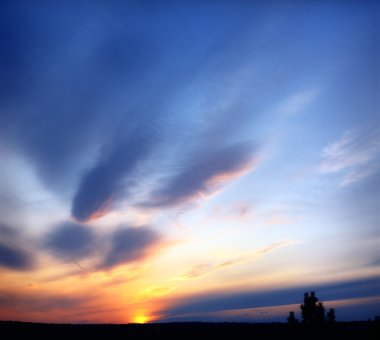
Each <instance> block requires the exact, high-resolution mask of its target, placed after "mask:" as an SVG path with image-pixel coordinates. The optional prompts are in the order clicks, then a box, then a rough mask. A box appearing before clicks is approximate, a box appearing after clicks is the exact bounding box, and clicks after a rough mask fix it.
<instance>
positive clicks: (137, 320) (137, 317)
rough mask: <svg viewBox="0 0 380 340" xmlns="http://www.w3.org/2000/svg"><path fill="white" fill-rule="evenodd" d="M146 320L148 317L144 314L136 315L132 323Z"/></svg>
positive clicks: (145, 321)
mask: <svg viewBox="0 0 380 340" xmlns="http://www.w3.org/2000/svg"><path fill="white" fill-rule="evenodd" d="M148 321H149V318H148V317H147V316H146V315H137V316H135V317H134V319H133V322H134V323H147V322H148Z"/></svg>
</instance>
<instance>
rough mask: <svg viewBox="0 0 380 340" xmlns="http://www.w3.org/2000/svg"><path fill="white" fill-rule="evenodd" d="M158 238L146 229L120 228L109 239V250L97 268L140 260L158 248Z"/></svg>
mask: <svg viewBox="0 0 380 340" xmlns="http://www.w3.org/2000/svg"><path fill="white" fill-rule="evenodd" d="M159 241H160V236H159V235H158V234H157V233H156V232H154V231H153V230H151V229H148V228H146V227H139V228H133V227H131V228H120V229H118V230H116V231H115V232H114V233H113V234H112V235H111V237H110V248H109V250H108V251H107V253H106V255H105V257H104V259H103V261H102V263H101V264H100V266H99V268H101V269H108V268H112V267H114V266H117V265H120V264H123V263H128V262H133V261H137V260H141V259H143V258H145V257H146V256H148V255H150V254H151V253H152V252H153V251H154V250H155V248H156V247H157V246H158V244H159Z"/></svg>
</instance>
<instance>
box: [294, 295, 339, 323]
mask: <svg viewBox="0 0 380 340" xmlns="http://www.w3.org/2000/svg"><path fill="white" fill-rule="evenodd" d="M300 308H301V314H302V321H303V322H304V323H307V324H320V323H324V322H325V321H326V316H325V311H326V309H325V307H324V306H323V303H322V302H318V298H317V297H316V296H315V292H310V295H309V293H305V294H304V299H303V304H302V305H301V306H300ZM330 318H331V320H335V311H334V309H333V308H331V309H330V311H329V313H328V314H327V319H328V320H329V321H330Z"/></svg>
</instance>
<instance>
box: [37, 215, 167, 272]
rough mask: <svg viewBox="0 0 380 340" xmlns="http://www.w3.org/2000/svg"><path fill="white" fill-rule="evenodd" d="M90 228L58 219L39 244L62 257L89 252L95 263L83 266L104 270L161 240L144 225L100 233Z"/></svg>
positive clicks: (141, 253)
mask: <svg viewBox="0 0 380 340" xmlns="http://www.w3.org/2000/svg"><path fill="white" fill-rule="evenodd" d="M91 228H92V227H91V226H83V225H81V224H78V223H73V222H65V223H61V224H59V225H57V226H55V229H54V230H53V231H51V232H50V233H48V234H47V235H46V236H45V238H44V240H43V242H42V247H43V249H44V250H47V251H49V252H50V253H51V254H53V255H54V256H55V257H56V258H57V259H59V260H64V261H78V260H80V259H84V258H88V257H90V256H91V257H92V258H93V259H94V261H95V262H97V263H98V264H97V265H95V266H94V267H92V268H87V269H89V270H98V269H100V270H104V269H109V268H112V267H115V266H117V265H121V264H125V263H129V262H134V261H138V260H142V259H144V258H145V257H147V256H149V255H151V253H152V252H153V251H154V250H155V249H156V248H157V246H158V245H159V244H161V241H162V240H161V236H160V235H159V234H158V233H156V232H155V231H154V230H152V229H150V228H148V227H125V226H121V227H119V228H118V229H117V230H116V231H114V232H112V233H102V234H101V235H98V234H96V233H95V232H94V231H93V230H92V229H91Z"/></svg>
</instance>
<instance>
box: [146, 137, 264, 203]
mask: <svg viewBox="0 0 380 340" xmlns="http://www.w3.org/2000/svg"><path fill="white" fill-rule="evenodd" d="M256 161H257V160H256V154H255V147H254V146H253V145H252V144H251V143H238V144H234V145H229V146H225V147H220V148H218V147H215V148H212V147H208V148H206V149H205V150H203V152H202V151H200V152H199V153H196V154H195V155H192V156H191V157H190V160H189V162H188V163H187V164H185V166H184V167H183V169H181V170H180V171H179V172H178V173H177V174H175V175H174V176H173V177H171V178H169V179H168V180H167V182H166V183H164V185H163V186H162V188H161V189H159V190H157V191H155V192H154V193H153V198H152V200H151V202H148V203H147V205H148V206H149V205H151V206H170V205H176V204H179V203H183V202H187V201H189V200H192V199H194V198H202V197H205V196H207V195H210V194H212V193H213V192H214V191H216V190H218V189H220V188H221V186H222V185H223V184H226V183H228V182H230V181H232V180H233V179H235V178H238V177H240V176H241V175H243V174H245V173H246V172H248V171H249V170H251V169H252V168H253V166H254V165H255V163H256Z"/></svg>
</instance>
